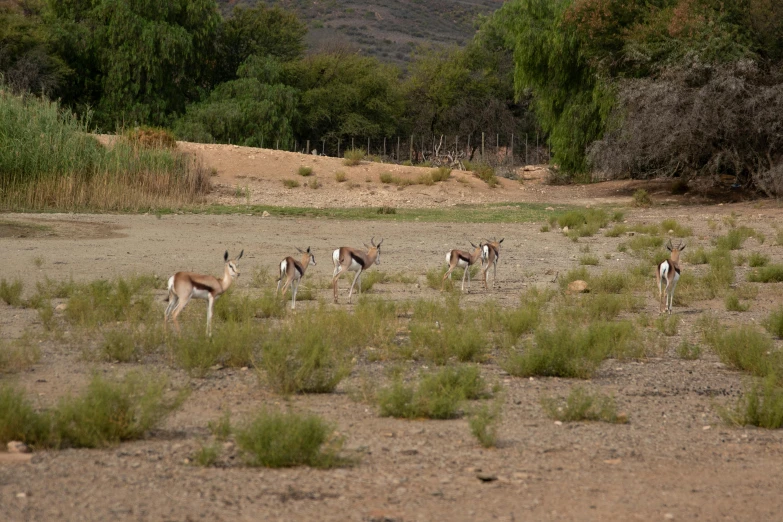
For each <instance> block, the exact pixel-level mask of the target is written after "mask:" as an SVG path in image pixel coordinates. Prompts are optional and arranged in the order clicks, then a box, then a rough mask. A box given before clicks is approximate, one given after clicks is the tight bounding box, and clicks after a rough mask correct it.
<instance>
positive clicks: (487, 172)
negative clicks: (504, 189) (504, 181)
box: [470, 163, 500, 188]
mask: <svg viewBox="0 0 783 522" xmlns="http://www.w3.org/2000/svg"><path fill="white" fill-rule="evenodd" d="M470 170H472V171H473V175H474V176H476V177H477V178H478V179H480V180H481V181H483V182H485V183H486V184H487V185H489V188H495V187H497V186H498V185H499V184H500V181H498V178H497V176H496V175H495V169H493V168H492V167H490V166H489V165H487V164H484V163H481V164H477V165H472V166H471V167H470Z"/></svg>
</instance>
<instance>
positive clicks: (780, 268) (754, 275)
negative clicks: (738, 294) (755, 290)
mask: <svg viewBox="0 0 783 522" xmlns="http://www.w3.org/2000/svg"><path fill="white" fill-rule="evenodd" d="M748 281H750V282H751V283H780V282H781V281H783V265H777V264H775V265H767V266H763V267H760V268H757V269H756V270H752V271H750V272H749V273H748Z"/></svg>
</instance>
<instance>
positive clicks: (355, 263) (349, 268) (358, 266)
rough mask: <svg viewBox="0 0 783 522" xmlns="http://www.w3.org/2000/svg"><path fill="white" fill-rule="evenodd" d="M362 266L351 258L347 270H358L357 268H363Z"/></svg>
mask: <svg viewBox="0 0 783 522" xmlns="http://www.w3.org/2000/svg"><path fill="white" fill-rule="evenodd" d="M363 268H364V267H363V266H362V265H360V264H359V263H357V262H356V260H355V259H353V258H351V265H350V266H349V267H348V270H349V271H351V272H358V271H359V270H361V269H363Z"/></svg>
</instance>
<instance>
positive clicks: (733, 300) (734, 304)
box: [724, 292, 750, 312]
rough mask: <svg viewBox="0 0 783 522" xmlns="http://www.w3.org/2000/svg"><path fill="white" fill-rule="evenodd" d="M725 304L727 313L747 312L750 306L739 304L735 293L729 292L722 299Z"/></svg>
mask: <svg viewBox="0 0 783 522" xmlns="http://www.w3.org/2000/svg"><path fill="white" fill-rule="evenodd" d="M724 303H725V304H726V311H728V312H747V311H748V309H749V308H750V305H747V304H742V303H740V300H739V296H738V295H737V293H736V292H729V293H727V294H726V297H725V299H724Z"/></svg>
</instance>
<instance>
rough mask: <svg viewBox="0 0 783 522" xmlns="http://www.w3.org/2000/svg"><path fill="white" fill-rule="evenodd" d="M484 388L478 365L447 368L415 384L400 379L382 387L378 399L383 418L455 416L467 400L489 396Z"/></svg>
mask: <svg viewBox="0 0 783 522" xmlns="http://www.w3.org/2000/svg"><path fill="white" fill-rule="evenodd" d="M485 388H486V384H485V382H484V379H483V378H482V377H481V374H480V373H479V370H478V368H476V367H474V366H459V367H447V368H443V369H442V370H440V371H439V372H437V373H432V374H429V375H426V376H424V377H422V378H421V380H420V382H419V384H418V386H416V387H413V386H406V385H405V384H403V383H402V382H401V381H399V380H397V381H395V382H394V383H392V385H391V386H389V387H387V388H383V389H381V390H379V391H378V394H377V400H378V406H379V407H380V414H381V416H382V417H400V418H408V419H415V418H422V417H424V418H430V419H452V418H455V417H458V416H459V414H460V406H461V405H462V403H463V402H464V401H466V400H476V399H481V398H484V397H487V396H488V392H487V391H486V389H485Z"/></svg>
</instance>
